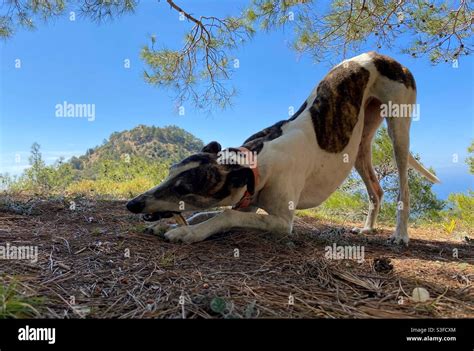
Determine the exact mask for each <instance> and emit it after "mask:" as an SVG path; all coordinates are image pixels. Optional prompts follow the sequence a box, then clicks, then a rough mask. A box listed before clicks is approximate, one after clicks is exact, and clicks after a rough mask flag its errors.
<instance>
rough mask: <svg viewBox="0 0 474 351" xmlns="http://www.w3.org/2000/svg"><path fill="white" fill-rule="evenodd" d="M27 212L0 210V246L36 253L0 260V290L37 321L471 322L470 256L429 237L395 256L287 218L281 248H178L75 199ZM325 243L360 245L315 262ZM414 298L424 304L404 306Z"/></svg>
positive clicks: (247, 244)
mask: <svg viewBox="0 0 474 351" xmlns="http://www.w3.org/2000/svg"><path fill="white" fill-rule="evenodd" d="M31 213H34V214H31ZM31 213H30V214H22V213H21V212H18V211H11V210H9V209H8V208H7V209H4V210H3V212H1V210H0V244H2V245H3V244H4V243H5V242H8V243H10V244H11V245H37V246H38V252H39V258H38V262H37V263H36V264H34V263H30V262H27V261H19V260H15V261H12V260H0V272H1V273H0V284H2V283H3V285H8V284H10V283H11V282H13V281H15V282H16V283H15V284H16V290H17V293H19V294H22V295H25V296H29V297H40V298H43V301H44V302H43V303H42V304H41V305H40V306H36V309H37V310H38V311H39V315H40V316H41V317H47V318H85V317H87V318H157V317H158V318H182V317H183V316H184V317H186V318H200V317H203V318H210V317H221V318H222V317H227V318H248V317H260V318H261V317H265V318H272V317H276V318H315V317H316V318H317V317H323V318H402V317H404V318H434V317H454V318H458V317H474V299H473V294H472V287H471V281H472V280H473V277H474V268H473V263H474V250H473V246H472V244H471V245H470V244H469V243H467V242H463V241H460V240H454V239H453V238H450V237H447V235H446V234H443V233H442V232H439V231H436V232H432V231H429V230H426V229H413V230H412V241H411V245H410V247H409V248H408V249H405V248H399V247H392V246H388V245H386V244H385V241H386V239H387V237H388V236H389V234H390V230H389V228H382V229H381V230H380V231H379V233H377V234H374V235H356V234H351V233H350V231H349V229H350V228H351V227H352V225H353V223H350V224H349V223H348V224H346V225H344V226H340V225H336V226H335V225H334V224H331V223H328V222H321V221H317V220H315V219H312V218H297V220H296V223H295V233H294V234H293V235H292V236H291V237H287V238H275V237H274V236H273V235H271V234H270V233H253V232H243V231H235V232H232V233H224V234H220V235H218V236H215V237H213V238H211V239H210V240H207V241H205V242H202V243H197V244H192V245H185V244H172V243H167V242H164V241H163V240H161V239H160V238H158V237H154V236H150V235H146V234H143V233H142V230H143V228H144V225H143V222H141V221H140V220H139V219H138V218H137V217H136V216H133V215H130V214H129V213H127V212H126V210H125V209H124V203H123V202H110V201H108V202H96V201H92V200H81V201H78V202H77V203H76V209H75V210H74V211H71V210H70V209H69V203H68V202H66V201H64V200H57V201H44V202H42V201H35V203H34V211H33V212H31ZM334 242H336V243H337V244H338V245H363V246H364V248H365V261H364V262H362V263H357V262H355V261H350V260H328V259H326V258H325V257H324V254H325V247H326V246H327V245H332V244H333V243H334ZM235 249H238V250H239V257H238V258H237V257H234V253H235ZM454 249H457V252H458V256H459V258H455V257H453V254H452V253H453V250H454ZM128 253H129V254H130V255H129V257H128ZM374 261H376V264H374ZM390 264H391V265H392V266H393V269H390ZM380 267H382V268H383V269H382V268H380ZM415 287H423V288H425V289H427V290H428V291H429V293H430V296H431V298H430V300H428V301H426V302H423V303H419V302H414V301H412V300H411V299H410V295H411V292H412V290H413V289H414V288H415ZM180 297H181V302H183V301H184V305H180ZM289 302H294V303H293V304H289Z"/></svg>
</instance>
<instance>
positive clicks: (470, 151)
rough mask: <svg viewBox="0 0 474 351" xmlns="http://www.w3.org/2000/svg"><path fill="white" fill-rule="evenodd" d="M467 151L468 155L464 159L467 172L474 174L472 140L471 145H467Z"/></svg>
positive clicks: (473, 145)
mask: <svg viewBox="0 0 474 351" xmlns="http://www.w3.org/2000/svg"><path fill="white" fill-rule="evenodd" d="M467 152H468V154H469V156H468V158H467V159H466V163H467V165H468V166H469V172H471V174H474V140H473V141H472V143H471V145H470V146H469V147H468V149H467Z"/></svg>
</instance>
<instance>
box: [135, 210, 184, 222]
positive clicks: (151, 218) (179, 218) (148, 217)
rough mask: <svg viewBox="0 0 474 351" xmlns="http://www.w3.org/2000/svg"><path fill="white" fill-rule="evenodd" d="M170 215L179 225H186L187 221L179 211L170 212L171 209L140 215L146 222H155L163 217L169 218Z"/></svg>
mask: <svg viewBox="0 0 474 351" xmlns="http://www.w3.org/2000/svg"><path fill="white" fill-rule="evenodd" d="M171 217H173V218H174V219H175V220H176V222H177V223H178V224H179V225H188V222H187V221H186V219H185V218H184V217H183V215H182V214H181V212H172V211H164V212H153V213H147V214H144V215H143V216H142V218H143V220H144V221H147V222H155V221H159V220H161V219H163V218H171Z"/></svg>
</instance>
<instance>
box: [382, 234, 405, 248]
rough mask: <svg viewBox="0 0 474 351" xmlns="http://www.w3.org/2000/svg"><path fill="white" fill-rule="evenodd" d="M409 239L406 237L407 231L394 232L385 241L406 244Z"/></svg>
mask: <svg viewBox="0 0 474 351" xmlns="http://www.w3.org/2000/svg"><path fill="white" fill-rule="evenodd" d="M409 241H410V239H409V238H408V233H399V232H395V233H393V234H392V236H391V237H390V238H389V239H388V240H387V243H389V244H393V245H405V246H408V242H409Z"/></svg>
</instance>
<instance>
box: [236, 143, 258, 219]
mask: <svg viewBox="0 0 474 351" xmlns="http://www.w3.org/2000/svg"><path fill="white" fill-rule="evenodd" d="M237 149H239V150H240V151H242V152H245V153H250V152H251V151H250V150H249V149H247V148H245V147H239V148H237ZM250 169H251V170H252V173H253V179H254V184H255V185H254V189H256V188H257V185H258V178H259V173H258V167H257V166H255V167H253V168H250ZM251 203H252V194H251V193H250V192H249V191H248V190H245V193H244V195H243V196H242V198H241V199H240V200H239V202H237V204H235V205H234V206H232V209H233V210H240V209H242V208H247V207H249V206H250V204H251Z"/></svg>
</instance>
